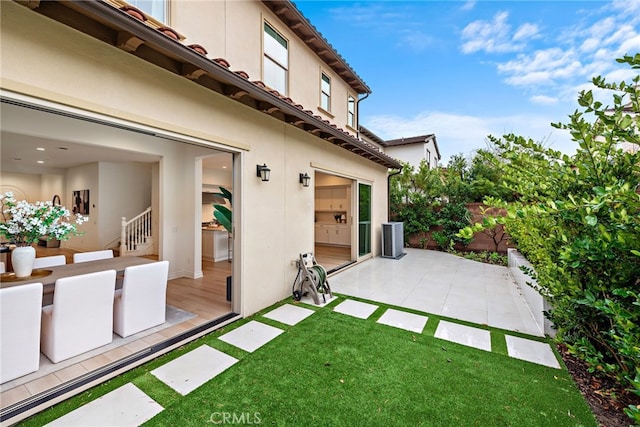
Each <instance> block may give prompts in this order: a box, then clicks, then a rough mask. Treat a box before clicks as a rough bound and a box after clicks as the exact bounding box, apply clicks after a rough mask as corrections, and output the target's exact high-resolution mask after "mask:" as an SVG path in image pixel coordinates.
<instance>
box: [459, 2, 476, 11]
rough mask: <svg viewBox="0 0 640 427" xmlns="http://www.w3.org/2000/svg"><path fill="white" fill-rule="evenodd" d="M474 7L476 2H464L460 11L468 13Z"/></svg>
mask: <svg viewBox="0 0 640 427" xmlns="http://www.w3.org/2000/svg"><path fill="white" fill-rule="evenodd" d="M474 7H476V2H475V1H474V0H469V1H466V2H464V4H463V5H462V7H461V8H460V10H464V11H468V10H472V9H473V8H474Z"/></svg>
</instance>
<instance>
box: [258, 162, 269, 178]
mask: <svg viewBox="0 0 640 427" xmlns="http://www.w3.org/2000/svg"><path fill="white" fill-rule="evenodd" d="M256 171H257V176H258V177H259V178H260V179H261V180H263V181H269V178H270V176H271V169H269V168H268V167H267V165H266V164H263V165H256Z"/></svg>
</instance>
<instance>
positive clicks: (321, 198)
mask: <svg viewBox="0 0 640 427" xmlns="http://www.w3.org/2000/svg"><path fill="white" fill-rule="evenodd" d="M315 199H316V207H315V208H316V210H317V211H338V212H344V211H347V210H348V208H349V198H348V195H347V187H318V188H316V196H315Z"/></svg>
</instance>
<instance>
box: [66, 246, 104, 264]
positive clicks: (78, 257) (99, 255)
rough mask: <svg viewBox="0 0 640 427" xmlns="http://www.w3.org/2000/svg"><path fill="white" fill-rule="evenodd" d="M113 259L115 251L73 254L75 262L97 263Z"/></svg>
mask: <svg viewBox="0 0 640 427" xmlns="http://www.w3.org/2000/svg"><path fill="white" fill-rule="evenodd" d="M108 258H113V250H112V249H105V250H103V251H92V252H78V253H75V254H73V262H74V263H77V262H87V261H96V260H99V259H108Z"/></svg>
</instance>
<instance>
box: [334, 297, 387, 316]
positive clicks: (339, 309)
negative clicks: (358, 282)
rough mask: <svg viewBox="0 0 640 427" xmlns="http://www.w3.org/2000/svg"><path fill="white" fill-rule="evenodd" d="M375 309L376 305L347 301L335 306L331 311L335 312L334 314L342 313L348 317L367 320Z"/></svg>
mask: <svg viewBox="0 0 640 427" xmlns="http://www.w3.org/2000/svg"><path fill="white" fill-rule="evenodd" d="M377 309H378V306H377V305H374V304H367V303H366V302H360V301H354V300H350V299H348V300H344V301H342V302H341V303H340V304H338V305H336V306H335V308H334V309H333V311H335V312H336V313H342V314H346V315H349V316H353V317H357V318H359V319H367V318H369V316H371V315H372V314H373V312H374V311H376V310H377Z"/></svg>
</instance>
